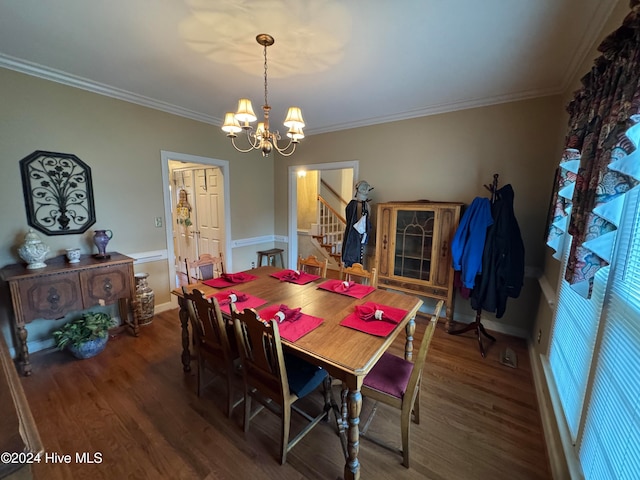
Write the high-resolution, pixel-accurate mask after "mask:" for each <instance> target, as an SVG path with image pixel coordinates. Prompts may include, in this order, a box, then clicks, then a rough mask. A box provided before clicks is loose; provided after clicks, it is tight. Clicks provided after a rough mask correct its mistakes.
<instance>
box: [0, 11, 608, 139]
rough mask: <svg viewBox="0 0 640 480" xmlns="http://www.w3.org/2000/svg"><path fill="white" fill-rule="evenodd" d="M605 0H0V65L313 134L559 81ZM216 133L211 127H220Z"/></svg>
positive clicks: (552, 86) (543, 89) (215, 118)
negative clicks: (250, 116)
mask: <svg viewBox="0 0 640 480" xmlns="http://www.w3.org/2000/svg"><path fill="white" fill-rule="evenodd" d="M616 3H617V0H482V1H478V0H457V1H451V0H393V1H391V0H109V1H96V0H91V1H87V0H50V1H44V2H43V1H42V0H2V1H1V2H0V67H5V68H9V69H13V70H17V71H21V72H24V73H28V74H31V75H35V76H39V77H42V78H47V79H50V80H53V81H57V82H61V83H65V84H69V85H73V86H76V87H79V88H83V89H87V90H91V91H95V92H98V93H101V94H105V95H109V96H112V97H116V98H121V99H124V100H127V101H131V102H134V103H138V104H142V105H147V106H150V107H153V108H157V109H160V110H164V111H168V112H171V113H175V114H178V115H182V116H185V117H188V118H193V119H197V120H201V121H205V122H208V123H211V124H214V125H221V123H222V119H223V117H224V113H225V112H226V111H231V110H235V109H236V105H237V99H238V98H240V97H248V98H250V99H251V100H252V102H253V105H254V110H256V113H257V114H258V116H259V117H260V116H261V115H260V113H259V107H260V106H261V105H262V103H263V100H264V78H263V74H264V72H263V62H264V58H263V52H262V46H260V45H258V43H256V40H255V36H256V35H257V34H258V33H269V34H271V35H272V36H274V37H275V44H274V45H273V46H272V47H269V49H268V51H267V55H268V67H269V68H268V79H269V103H270V104H271V106H272V112H271V121H272V128H280V129H283V128H284V127H282V125H281V123H282V121H283V120H284V115H285V113H286V109H287V107H288V106H290V105H296V106H300V107H301V108H302V112H303V115H304V119H305V122H306V125H307V128H306V129H305V133H306V134H307V135H309V134H314V133H324V132H330V131H336V130H343V129H347V128H352V127H358V126H365V125H372V124H377V123H382V122H389V121H394V120H402V119H408V118H414V117H419V116H424V115H430V114H435V113H442V112H447V111H454V110H461V109H465V108H472V107H477V106H484V105H491V104H496V103H502V102H507V101H513V100H519V99H525V98H533V97H538V96H544V95H551V94H557V93H561V92H564V91H565V90H566V89H567V88H569V87H570V86H571V85H570V84H569V82H570V81H571V79H572V78H573V77H574V75H575V74H576V70H577V68H578V66H579V65H580V63H581V62H582V61H583V59H584V57H585V56H586V55H587V54H588V53H589V49H590V47H591V44H592V43H593V42H594V41H595V40H596V36H597V35H598V34H599V32H600V31H601V29H602V27H603V25H604V23H605V21H606V19H607V17H608V16H609V14H610V13H611V11H612V9H613V7H614V5H615V4H616ZM221 134H222V133H221Z"/></svg>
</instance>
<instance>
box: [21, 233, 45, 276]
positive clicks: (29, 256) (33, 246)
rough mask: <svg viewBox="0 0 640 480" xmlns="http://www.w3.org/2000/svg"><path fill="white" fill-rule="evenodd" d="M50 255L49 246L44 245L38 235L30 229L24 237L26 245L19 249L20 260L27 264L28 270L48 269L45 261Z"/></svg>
mask: <svg viewBox="0 0 640 480" xmlns="http://www.w3.org/2000/svg"><path fill="white" fill-rule="evenodd" d="M48 253H49V246H48V245H45V244H44V243H42V240H40V237H39V236H38V234H37V233H36V232H34V231H33V230H31V229H29V231H28V232H27V234H26V235H25V236H24V243H23V244H22V245H21V246H20V248H18V254H19V255H20V258H22V259H23V260H24V261H25V262H27V268H28V269H29V270H33V269H36V268H44V267H46V266H47V264H46V263H44V259H45V258H47V254H48Z"/></svg>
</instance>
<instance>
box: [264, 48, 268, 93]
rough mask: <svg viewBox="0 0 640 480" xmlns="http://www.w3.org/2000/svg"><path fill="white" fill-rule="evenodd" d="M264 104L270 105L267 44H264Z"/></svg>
mask: <svg viewBox="0 0 640 480" xmlns="http://www.w3.org/2000/svg"><path fill="white" fill-rule="evenodd" d="M264 104H265V105H267V106H268V105H269V102H268V101H267V46H266V45H265V46H264Z"/></svg>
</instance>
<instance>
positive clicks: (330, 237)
mask: <svg viewBox="0 0 640 480" xmlns="http://www.w3.org/2000/svg"><path fill="white" fill-rule="evenodd" d="M346 225H347V221H346V220H345V219H344V217H343V216H342V215H340V214H339V213H338V212H336V211H335V210H334V209H333V207H331V205H329V204H328V203H327V201H326V200H325V199H324V198H322V196H321V195H318V235H319V236H320V237H322V239H321V243H322V245H323V246H325V247H326V248H327V249H328V250H329V253H330V254H334V255H339V254H340V253H342V239H343V237H344V229H345V226H346Z"/></svg>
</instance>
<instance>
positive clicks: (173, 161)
mask: <svg viewBox="0 0 640 480" xmlns="http://www.w3.org/2000/svg"><path fill="white" fill-rule="evenodd" d="M161 158H162V180H163V182H162V184H163V194H164V206H165V219H166V235H167V258H168V264H169V277H170V278H169V283H170V286H171V289H174V288H175V287H176V285H177V282H176V278H177V275H179V274H181V273H186V268H185V262H184V260H185V258H188V259H190V260H193V259H196V258H198V256H199V255H201V254H203V253H211V254H212V255H217V254H218V253H222V254H223V256H224V262H225V268H226V269H228V270H229V271H232V259H231V227H230V218H231V215H230V212H231V207H230V202H229V194H228V192H229V162H228V161H226V160H217V159H214V158H208V157H199V156H195V155H188V154H181V153H176V152H165V151H163V152H162V155H161Z"/></svg>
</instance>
